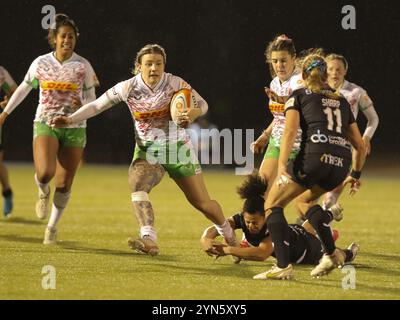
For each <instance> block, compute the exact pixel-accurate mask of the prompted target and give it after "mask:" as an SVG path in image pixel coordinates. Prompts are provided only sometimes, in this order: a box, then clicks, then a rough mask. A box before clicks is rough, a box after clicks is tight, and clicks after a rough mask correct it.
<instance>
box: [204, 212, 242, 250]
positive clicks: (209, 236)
mask: <svg viewBox="0 0 400 320" xmlns="http://www.w3.org/2000/svg"><path fill="white" fill-rule="evenodd" d="M228 222H229V223H230V225H231V227H232V229H233V230H235V229H236V226H235V221H234V220H233V219H232V218H228ZM218 236H219V233H218V231H217V228H216V227H215V226H214V225H213V226H210V227H208V228H207V229H206V230H204V232H203V235H202V236H201V238H200V245H201V248H202V250H203V251H204V252H205V253H207V254H208V255H209V256H219V254H218V252H217V251H216V250H215V249H214V245H216V244H217V241H216V240H215V239H216V238H217V237H218ZM219 244H220V243H219Z"/></svg>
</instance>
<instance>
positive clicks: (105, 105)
mask: <svg viewBox="0 0 400 320" xmlns="http://www.w3.org/2000/svg"><path fill="white" fill-rule="evenodd" d="M113 105H114V103H113V102H112V101H111V100H110V99H109V98H108V96H107V94H103V95H102V96H100V97H99V98H98V99H96V100H94V101H92V102H90V103H88V104H86V105H84V106H82V107H81V108H79V109H78V110H77V111H76V112H74V113H73V114H71V115H70V116H69V117H65V116H58V117H55V118H53V119H52V120H51V121H50V125H51V126H53V127H62V126H66V125H70V124H74V123H79V122H82V121H84V120H86V119H89V118H92V117H94V116H96V115H98V114H99V113H101V112H103V111H105V110H107V109H109V108H111V107H112V106H113Z"/></svg>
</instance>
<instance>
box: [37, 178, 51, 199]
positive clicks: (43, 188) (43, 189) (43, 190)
mask: <svg viewBox="0 0 400 320" xmlns="http://www.w3.org/2000/svg"><path fill="white" fill-rule="evenodd" d="M35 182H36V185H37V186H38V188H39V195H46V196H47V195H48V194H49V193H50V187H49V184H48V183H41V182H40V181H39V180H38V178H37V176H36V173H35Z"/></svg>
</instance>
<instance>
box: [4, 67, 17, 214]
mask: <svg viewBox="0 0 400 320" xmlns="http://www.w3.org/2000/svg"><path fill="white" fill-rule="evenodd" d="M15 89H17V85H16V83H15V81H14V79H13V78H12V77H11V75H10V74H9V73H8V71H7V70H6V69H5V68H3V67H2V66H0V90H1V92H2V93H3V94H4V99H3V101H1V102H0V107H1V109H0V113H1V112H2V111H3V109H4V108H5V106H6V105H7V102H8V100H9V99H10V97H11V96H12V94H13V93H14V91H15ZM3 159H4V147H3V127H2V126H0V183H1V188H2V194H3V198H4V200H3V201H4V202H3V214H4V217H6V218H7V217H9V216H10V214H11V212H12V210H13V192H12V190H11V186H10V180H9V177H8V171H7V168H6V166H5V165H4V162H3Z"/></svg>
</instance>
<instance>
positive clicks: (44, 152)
mask: <svg viewBox="0 0 400 320" xmlns="http://www.w3.org/2000/svg"><path fill="white" fill-rule="evenodd" d="M78 36H79V32H78V28H77V27H76V24H75V22H74V21H73V20H71V19H70V18H69V17H68V16H66V15H64V14H58V15H56V17H55V22H54V25H53V26H52V28H50V29H49V32H48V37H47V38H48V41H49V44H50V46H51V48H52V49H53V50H54V51H52V52H50V53H48V54H45V55H42V56H40V57H38V58H37V59H35V61H33V63H32V64H31V66H30V68H29V70H28V73H27V74H26V76H25V79H24V81H23V82H22V83H21V84H20V85H19V87H18V88H17V90H16V91H15V93H14V95H13V96H12V97H11V99H10V101H9V102H8V104H7V106H6V108H5V109H4V112H3V113H2V114H1V115H0V125H1V124H3V122H4V121H5V119H6V117H7V116H8V115H9V114H10V113H11V112H12V111H13V110H14V109H15V108H16V107H17V106H18V105H19V104H20V103H21V102H22V101H23V100H24V99H25V98H26V96H27V95H28V94H29V92H30V91H31V90H32V89H37V88H40V97H39V106H38V108H37V111H36V116H35V119H34V125H33V128H34V129H33V133H34V138H33V157H34V162H35V172H36V173H35V181H36V184H37V186H38V188H39V199H38V201H37V203H36V214H37V216H38V217H39V218H40V219H45V218H46V217H47V214H48V209H49V200H50V187H49V183H50V181H51V180H52V179H53V178H54V177H55V187H56V190H55V192H54V197H53V206H52V210H51V216H50V219H49V222H48V225H47V228H46V231H45V236H44V241H43V243H44V244H55V243H56V236H57V229H56V225H57V223H58V221H59V220H60V218H61V215H62V213H63V212H64V210H65V208H66V206H67V203H68V201H69V198H70V195H71V187H72V183H73V180H74V177H75V173H76V171H77V169H78V166H79V163H80V161H81V159H82V154H83V149H84V147H85V145H86V122H85V121H80V122H77V123H74V124H71V125H69V126H68V127H66V128H61V129H54V128H52V127H51V126H50V121H51V119H53V118H54V117H56V116H59V115H65V116H67V115H70V114H72V113H74V111H75V110H77V109H79V108H80V107H81V105H82V103H87V102H90V101H93V100H95V99H96V94H95V87H96V86H98V85H99V83H98V80H97V77H96V74H95V72H94V70H93V68H92V66H91V65H90V63H89V61H87V60H86V59H85V58H83V57H81V56H79V55H78V54H76V53H75V52H74V49H75V46H76V42H77V38H78Z"/></svg>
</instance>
